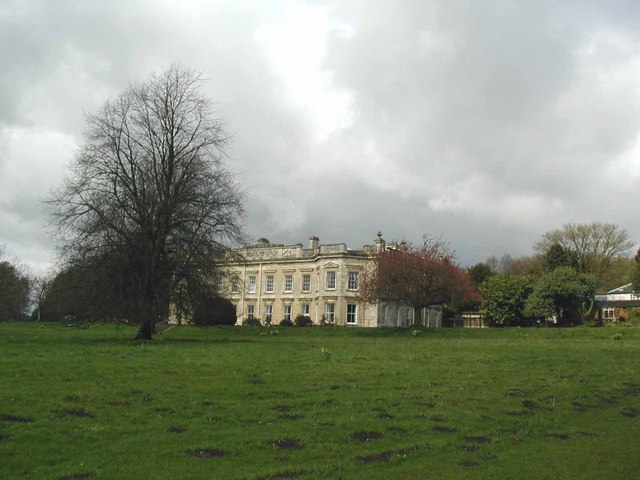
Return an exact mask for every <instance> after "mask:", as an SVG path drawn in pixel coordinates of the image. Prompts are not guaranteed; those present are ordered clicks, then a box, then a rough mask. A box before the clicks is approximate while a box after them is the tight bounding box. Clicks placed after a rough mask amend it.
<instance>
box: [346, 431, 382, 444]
mask: <svg viewBox="0 0 640 480" xmlns="http://www.w3.org/2000/svg"><path fill="white" fill-rule="evenodd" d="M382 436H383V435H382V433H381V432H353V433H352V434H351V440H354V441H356V442H371V441H373V440H380V439H381V438H382Z"/></svg>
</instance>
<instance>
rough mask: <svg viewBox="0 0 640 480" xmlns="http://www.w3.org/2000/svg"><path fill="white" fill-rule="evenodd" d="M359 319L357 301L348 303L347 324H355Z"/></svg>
mask: <svg viewBox="0 0 640 480" xmlns="http://www.w3.org/2000/svg"><path fill="white" fill-rule="evenodd" d="M357 319H358V306H357V305H356V304H355V303H348V304H347V325H355V324H356V323H357Z"/></svg>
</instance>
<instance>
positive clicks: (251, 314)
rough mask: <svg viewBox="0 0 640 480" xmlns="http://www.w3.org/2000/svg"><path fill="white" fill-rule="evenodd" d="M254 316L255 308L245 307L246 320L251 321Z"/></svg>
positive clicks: (250, 305)
mask: <svg viewBox="0 0 640 480" xmlns="http://www.w3.org/2000/svg"><path fill="white" fill-rule="evenodd" d="M255 314H256V306H255V305H253V304H251V303H250V304H249V305H247V318H248V319H249V320H253V319H254V317H255Z"/></svg>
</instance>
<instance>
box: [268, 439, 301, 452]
mask: <svg viewBox="0 0 640 480" xmlns="http://www.w3.org/2000/svg"><path fill="white" fill-rule="evenodd" d="M269 445H272V446H274V447H276V448H280V449H282V450H300V449H302V448H304V446H303V445H302V444H301V443H300V440H298V439H296V438H279V439H277V440H272V441H270V442H269Z"/></svg>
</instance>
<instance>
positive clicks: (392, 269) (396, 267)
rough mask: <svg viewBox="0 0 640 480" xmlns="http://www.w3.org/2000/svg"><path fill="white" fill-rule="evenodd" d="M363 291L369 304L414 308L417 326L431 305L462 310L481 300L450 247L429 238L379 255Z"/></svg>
mask: <svg viewBox="0 0 640 480" xmlns="http://www.w3.org/2000/svg"><path fill="white" fill-rule="evenodd" d="M359 290H360V297H361V299H362V300H363V301H365V302H367V303H376V302H383V301H386V302H394V303H400V304H404V305H409V306H411V307H413V308H414V311H415V315H414V319H415V322H416V323H418V322H419V321H420V312H421V311H422V309H423V308H424V307H427V306H429V305H445V306H449V307H452V308H454V309H459V308H462V307H464V306H466V305H469V304H473V303H477V302H479V301H480V294H479V293H478V291H477V290H476V288H475V287H474V285H473V282H472V281H471V278H470V276H469V273H468V271H467V270H465V269H464V268H462V267H460V266H459V265H458V264H457V263H456V262H455V258H454V254H453V252H452V251H451V249H450V248H449V245H448V244H447V243H446V242H444V241H443V240H441V239H436V238H432V237H429V236H427V235H425V236H424V237H423V242H422V245H420V246H413V245H412V244H410V243H407V242H402V243H400V244H398V245H395V246H394V247H392V248H388V249H386V250H385V251H383V252H380V253H378V254H376V255H375V256H374V257H373V258H372V261H371V263H370V264H369V265H368V268H367V269H366V271H365V272H363V274H362V279H361V282H360V287H359Z"/></svg>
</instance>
